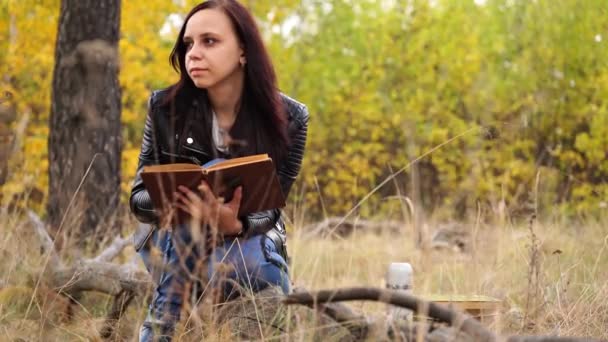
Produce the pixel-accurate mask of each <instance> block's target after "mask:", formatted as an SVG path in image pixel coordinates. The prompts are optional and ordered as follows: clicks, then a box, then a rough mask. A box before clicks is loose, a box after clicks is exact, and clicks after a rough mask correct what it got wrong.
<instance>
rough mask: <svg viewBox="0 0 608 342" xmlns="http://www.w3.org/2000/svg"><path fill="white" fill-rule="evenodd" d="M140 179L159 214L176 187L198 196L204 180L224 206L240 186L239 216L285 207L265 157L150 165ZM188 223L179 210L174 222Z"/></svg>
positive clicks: (275, 175)
mask: <svg viewBox="0 0 608 342" xmlns="http://www.w3.org/2000/svg"><path fill="white" fill-rule="evenodd" d="M141 178H142V180H143V182H144V185H145V187H146V190H148V193H149V194H150V197H151V199H152V203H153V204H154V208H155V209H157V210H159V211H160V210H162V208H163V207H165V206H170V205H172V203H174V201H175V198H174V196H173V193H174V192H176V191H177V187H178V186H179V185H183V186H186V187H188V188H189V189H190V190H192V191H194V192H196V193H198V192H199V191H198V190H197V187H198V186H199V185H200V183H201V182H202V181H203V180H205V181H206V182H207V184H209V187H210V188H211V191H213V193H214V194H215V196H216V197H222V198H224V202H229V201H230V200H231V199H232V195H233V193H234V190H235V189H236V188H237V187H238V186H242V187H243V197H242V199H241V206H240V208H239V214H238V215H239V216H243V215H247V214H250V213H254V212H258V211H263V210H268V209H275V208H281V207H284V206H285V198H284V196H283V192H282V190H281V186H280V183H279V179H278V177H277V174H276V169H275V166H274V163H273V162H272V159H271V158H270V157H269V156H268V155H267V154H258V155H253V156H247V157H241V158H233V159H214V160H212V161H210V162H208V163H207V164H205V165H203V166H198V165H196V164H186V163H176V164H161V165H150V166H145V167H144V169H143V171H142V173H141ZM188 219H189V216H188V214H187V213H185V212H182V211H181V210H180V211H178V212H177V215H176V217H174V220H173V222H174V223H186V222H188V221H187V220H188Z"/></svg>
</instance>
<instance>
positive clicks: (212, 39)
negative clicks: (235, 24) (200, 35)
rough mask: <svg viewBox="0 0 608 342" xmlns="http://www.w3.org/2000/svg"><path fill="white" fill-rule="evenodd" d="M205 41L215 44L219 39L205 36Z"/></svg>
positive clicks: (208, 43) (206, 43)
mask: <svg viewBox="0 0 608 342" xmlns="http://www.w3.org/2000/svg"><path fill="white" fill-rule="evenodd" d="M203 42H204V43H205V45H213V44H215V43H216V42H217V40H215V39H214V38H205V39H203Z"/></svg>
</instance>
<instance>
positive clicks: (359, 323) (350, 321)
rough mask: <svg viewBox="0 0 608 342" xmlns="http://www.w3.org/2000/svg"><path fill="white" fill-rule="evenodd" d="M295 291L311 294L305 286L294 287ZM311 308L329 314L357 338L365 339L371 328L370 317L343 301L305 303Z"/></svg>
mask: <svg viewBox="0 0 608 342" xmlns="http://www.w3.org/2000/svg"><path fill="white" fill-rule="evenodd" d="M294 292H295V293H303V294H307V295H310V292H308V291H307V290H305V289H303V288H296V289H294ZM305 305H307V306H308V307H310V308H313V309H315V308H316V309H317V310H318V311H319V312H322V313H324V314H326V315H327V316H329V317H330V318H331V319H333V320H334V321H336V322H338V323H340V324H341V325H342V326H344V327H345V328H346V329H348V331H349V332H350V333H351V334H352V335H353V336H354V337H355V338H356V339H357V340H362V339H365V338H366V336H367V335H368V333H369V330H370V328H371V327H370V325H371V323H370V321H369V319H368V318H367V317H366V316H365V315H362V314H359V313H356V312H355V311H353V310H352V309H351V308H349V307H348V306H346V305H344V304H342V303H326V304H322V305H316V306H315V305H314V304H313V303H309V304H305Z"/></svg>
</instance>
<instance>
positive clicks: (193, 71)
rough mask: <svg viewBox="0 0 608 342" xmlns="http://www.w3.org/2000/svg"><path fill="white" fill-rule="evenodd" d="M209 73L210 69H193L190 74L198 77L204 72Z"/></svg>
mask: <svg viewBox="0 0 608 342" xmlns="http://www.w3.org/2000/svg"><path fill="white" fill-rule="evenodd" d="M207 71H209V69H204V68H192V69H190V74H191V75H198V74H202V73H204V72H207Z"/></svg>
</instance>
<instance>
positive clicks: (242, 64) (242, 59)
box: [239, 58, 247, 68]
mask: <svg viewBox="0 0 608 342" xmlns="http://www.w3.org/2000/svg"><path fill="white" fill-rule="evenodd" d="M239 63H240V64H241V68H242V67H244V66H245V64H247V61H246V60H245V58H241V60H240V61H239Z"/></svg>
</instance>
